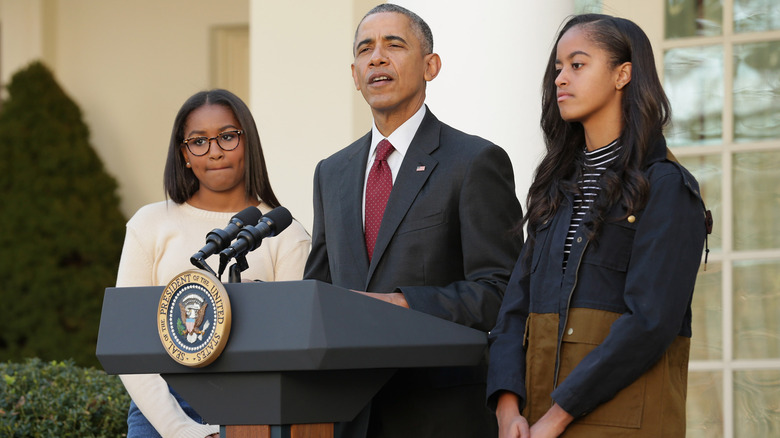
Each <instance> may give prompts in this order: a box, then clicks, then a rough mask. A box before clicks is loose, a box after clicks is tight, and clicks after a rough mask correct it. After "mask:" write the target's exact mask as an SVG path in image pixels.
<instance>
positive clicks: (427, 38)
mask: <svg viewBox="0 0 780 438" xmlns="http://www.w3.org/2000/svg"><path fill="white" fill-rule="evenodd" d="M382 12H395V13H397V14H403V15H405V16H406V17H408V18H409V21H411V22H412V29H413V30H414V32H415V33H416V34H417V38H418V39H419V40H420V43H421V44H422V51H423V55H428V54H430V53H433V32H431V28H430V27H429V26H428V23H426V22H425V20H423V19H422V18H420V16H419V15H417V14H415V13H414V12H412V11H410V10H408V9H406V8H404V7H402V6H398V5H395V4H392V3H382V4H380V5H377V6H374V7H373V8H372V9H371V10H370V11H368V12H367V13H366V15H364V16H363V18H361V19H360V23H358V26H357V29H355V40H354V41H353V43H352V48H353V50H354V48H355V47H354V46H355V43H357V33H358V30H359V29H360V25H361V24H363V20H365V19H366V17H368V16H369V15H374V14H379V13H382Z"/></svg>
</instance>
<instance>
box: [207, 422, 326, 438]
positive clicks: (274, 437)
mask: <svg viewBox="0 0 780 438" xmlns="http://www.w3.org/2000/svg"><path fill="white" fill-rule="evenodd" d="M220 429H221V430H220V437H221V438H333V423H316V424H293V425H283V426H267V425H251V426H246V425H240V426H239V425H236V426H222V427H221V428H220Z"/></svg>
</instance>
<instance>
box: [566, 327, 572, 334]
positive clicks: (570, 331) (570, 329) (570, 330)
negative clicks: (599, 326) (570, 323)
mask: <svg viewBox="0 0 780 438" xmlns="http://www.w3.org/2000/svg"><path fill="white" fill-rule="evenodd" d="M566 333H567V334H569V335H572V334H573V333H574V329H573V328H572V327H569V331H568V332H566Z"/></svg>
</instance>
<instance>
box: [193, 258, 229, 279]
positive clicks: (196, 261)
mask: <svg viewBox="0 0 780 438" xmlns="http://www.w3.org/2000/svg"><path fill="white" fill-rule="evenodd" d="M190 263H192V264H193V265H194V266H195V267H196V268H200V269H203V270H204V271H208V272H209V273H211V275H213V276H215V277H216V276H217V274H216V273H215V272H214V270H213V269H211V266H209V264H208V263H206V259H204V258H203V257H195V256H192V257H190ZM220 277H221V275H220Z"/></svg>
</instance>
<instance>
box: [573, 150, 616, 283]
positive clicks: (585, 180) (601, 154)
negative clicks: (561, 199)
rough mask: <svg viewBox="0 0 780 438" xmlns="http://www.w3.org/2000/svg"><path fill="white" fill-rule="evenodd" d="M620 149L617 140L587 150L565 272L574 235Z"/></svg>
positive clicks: (578, 184)
mask: <svg viewBox="0 0 780 438" xmlns="http://www.w3.org/2000/svg"><path fill="white" fill-rule="evenodd" d="M619 150H620V147H619V146H617V140H615V141H613V142H612V143H610V144H608V145H606V146H604V147H600V148H598V149H596V150H594V151H588V150H587V149H586V150H585V161H584V162H583V163H582V174H581V175H580V179H579V180H578V181H577V186H578V187H579V188H580V192H581V193H575V194H574V211H573V213H572V216H571V223H570V224H569V231H568V233H567V234H566V242H565V243H564V247H563V270H564V271H565V270H566V263H567V262H568V260H569V253H570V252H571V245H572V243H573V242H574V234H575V233H576V232H577V228H579V226H580V224H581V223H582V220H583V219H584V218H585V215H586V214H587V213H588V210H590V207H591V206H592V205H593V203H594V202H595V200H596V197H597V196H598V194H599V192H600V191H601V187H599V179H600V178H601V175H603V174H604V171H605V170H607V167H608V166H609V164H610V163H612V162H613V161H615V159H616V158H617V153H618V151H619Z"/></svg>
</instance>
